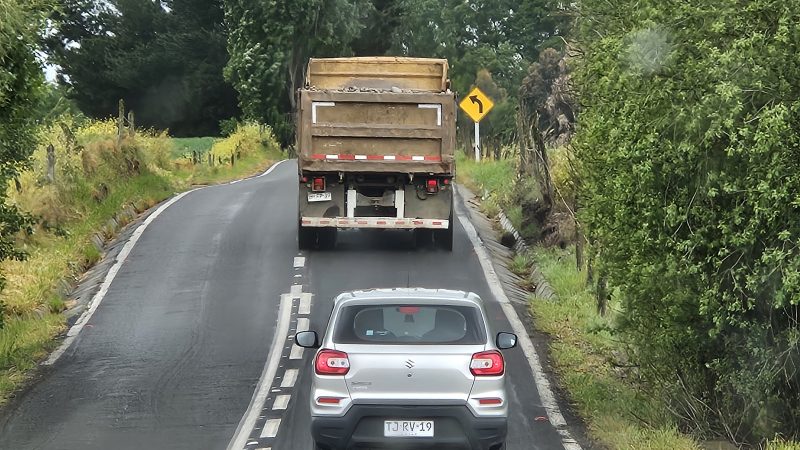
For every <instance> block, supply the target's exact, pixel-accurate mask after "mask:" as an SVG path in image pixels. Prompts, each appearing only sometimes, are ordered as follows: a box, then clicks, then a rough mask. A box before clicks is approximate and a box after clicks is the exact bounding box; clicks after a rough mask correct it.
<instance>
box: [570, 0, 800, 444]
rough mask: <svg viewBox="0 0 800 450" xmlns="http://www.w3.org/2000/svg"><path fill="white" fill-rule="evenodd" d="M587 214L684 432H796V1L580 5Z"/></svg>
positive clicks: (799, 85)
mask: <svg viewBox="0 0 800 450" xmlns="http://www.w3.org/2000/svg"><path fill="white" fill-rule="evenodd" d="M579 21H580V22H579V23H580V41H581V43H580V50H581V51H582V53H583V55H582V60H581V63H580V67H579V76H578V86H579V87H580V93H581V97H580V98H581V102H582V103H583V106H584V107H585V110H584V112H583V114H582V116H581V118H580V119H579V124H580V125H579V132H578V137H577V143H576V152H577V154H578V156H579V158H580V162H581V164H582V176H583V178H584V179H583V183H584V192H582V193H581V195H582V199H583V219H584V221H585V222H586V224H587V225H588V226H589V232H590V235H591V239H592V240H593V241H594V242H596V244H597V251H598V253H599V260H600V262H601V264H602V269H603V270H604V271H605V272H606V273H607V275H608V280H609V282H610V284H611V285H613V287H615V288H617V290H616V292H617V293H618V295H619V296H621V300H622V304H623V307H624V313H623V316H624V320H623V323H622V324H621V330H622V331H623V332H624V333H625V335H627V336H628V338H629V340H630V342H632V343H633V345H634V348H635V351H636V357H637V358H638V362H639V363H640V364H641V370H642V373H643V374H644V375H646V376H647V379H648V380H649V381H651V382H653V383H655V384H654V386H661V387H664V388H666V389H667V390H668V393H669V394H670V395H668V396H666V397H665V398H670V399H671V401H672V402H673V407H674V409H675V412H676V413H678V414H679V415H680V416H681V417H683V418H684V419H685V420H684V422H683V423H684V424H685V425H686V426H687V427H692V428H695V427H696V428H698V429H700V430H702V431H711V432H714V433H715V434H724V435H726V436H729V437H730V438H732V439H734V440H736V441H739V442H741V441H744V440H748V441H759V440H761V439H763V438H765V437H772V436H774V435H776V434H779V435H783V436H784V437H794V438H796V437H797V436H798V434H800V422H798V420H797V418H798V417H800V327H799V322H798V317H799V316H800V248H799V247H798V244H799V243H800V58H798V56H797V55H798V54H800V33H798V28H797V24H798V23H800V1H798V0H751V1H736V2H709V1H700V2H662V1H656V0H645V1H641V0H637V1H633V0H620V1H617V2H607V1H603V0H585V1H583V2H582V4H581V18H580V19H579Z"/></svg>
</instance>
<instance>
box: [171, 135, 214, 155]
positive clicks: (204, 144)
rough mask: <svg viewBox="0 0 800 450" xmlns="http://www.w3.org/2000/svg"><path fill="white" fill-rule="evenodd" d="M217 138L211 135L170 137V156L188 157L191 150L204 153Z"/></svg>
mask: <svg viewBox="0 0 800 450" xmlns="http://www.w3.org/2000/svg"><path fill="white" fill-rule="evenodd" d="M218 140H219V138H213V137H192V138H172V157H173V158H178V157H181V156H182V157H184V158H188V157H190V156H191V154H192V152H197V153H200V154H201V155H203V154H206V153H208V152H209V151H211V147H212V146H213V145H214V142H216V141H218Z"/></svg>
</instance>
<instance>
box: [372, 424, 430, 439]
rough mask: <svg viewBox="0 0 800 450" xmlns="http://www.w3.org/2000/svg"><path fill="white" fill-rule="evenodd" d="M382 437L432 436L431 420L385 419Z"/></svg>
mask: <svg viewBox="0 0 800 450" xmlns="http://www.w3.org/2000/svg"><path fill="white" fill-rule="evenodd" d="M383 436H384V437H433V421H432V420H386V421H384V422H383Z"/></svg>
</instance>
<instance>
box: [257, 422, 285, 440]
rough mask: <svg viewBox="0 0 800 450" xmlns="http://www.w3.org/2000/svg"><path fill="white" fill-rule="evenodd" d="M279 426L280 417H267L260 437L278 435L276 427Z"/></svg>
mask: <svg viewBox="0 0 800 450" xmlns="http://www.w3.org/2000/svg"><path fill="white" fill-rule="evenodd" d="M280 426H281V419H269V420H267V423H266V424H265V425H264V429H263V430H261V439H266V438H274V437H275V436H277V435H278V428H280Z"/></svg>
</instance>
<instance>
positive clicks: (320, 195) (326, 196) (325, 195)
mask: <svg viewBox="0 0 800 450" xmlns="http://www.w3.org/2000/svg"><path fill="white" fill-rule="evenodd" d="M332 198H333V197H332V196H331V193H330V192H315V193H313V194H308V202H309V203H312V202H327V201H330V200H331V199H332Z"/></svg>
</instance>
